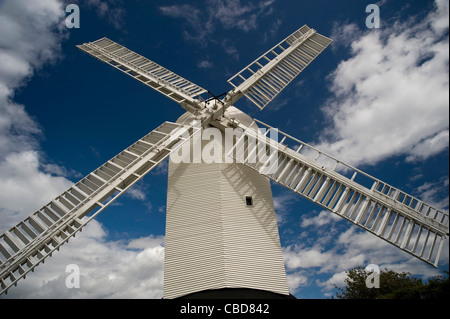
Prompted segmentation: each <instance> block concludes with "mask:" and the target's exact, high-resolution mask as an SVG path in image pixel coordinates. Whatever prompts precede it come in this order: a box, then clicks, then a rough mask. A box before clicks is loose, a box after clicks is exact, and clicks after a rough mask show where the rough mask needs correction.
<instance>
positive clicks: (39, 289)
mask: <svg viewBox="0 0 450 319" xmlns="http://www.w3.org/2000/svg"><path fill="white" fill-rule="evenodd" d="M106 235H107V232H106V230H105V229H104V228H103V227H102V226H101V224H100V223H98V222H97V221H95V220H94V221H91V222H90V223H89V224H88V225H87V226H86V228H84V229H83V232H82V233H81V234H79V235H77V237H76V240H75V239H72V240H71V241H69V243H67V244H66V245H64V246H63V247H62V248H61V250H60V251H59V252H55V253H54V255H53V257H52V258H51V260H50V261H48V262H46V263H45V264H43V265H41V266H39V267H37V268H36V270H35V271H34V272H33V273H29V274H28V275H27V278H26V280H22V281H20V282H19V284H18V286H17V287H13V288H11V289H10V290H9V291H8V294H7V295H3V296H2V297H3V298H77V299H79V298H87V299H96V298H149V299H152V298H158V299H160V298H162V294H163V271H164V270H163V268H164V247H163V241H164V238H163V237H154V236H149V237H143V238H139V239H135V240H131V241H125V242H124V241H107V240H106V239H105V238H106ZM69 264H75V265H77V266H78V267H79V270H80V288H72V289H68V288H67V287H66V284H65V282H66V278H67V277H68V276H69V275H70V273H69V272H66V266H67V265H69Z"/></svg>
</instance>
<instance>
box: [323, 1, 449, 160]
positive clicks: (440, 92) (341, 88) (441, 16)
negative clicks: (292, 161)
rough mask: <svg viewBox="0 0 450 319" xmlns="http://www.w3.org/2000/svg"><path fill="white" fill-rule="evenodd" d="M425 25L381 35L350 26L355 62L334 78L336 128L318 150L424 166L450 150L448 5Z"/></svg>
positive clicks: (345, 39)
mask: <svg viewBox="0 0 450 319" xmlns="http://www.w3.org/2000/svg"><path fill="white" fill-rule="evenodd" d="M436 4H437V5H436V9H435V10H434V11H433V12H431V13H430V14H429V15H428V16H427V17H426V18H424V19H423V20H422V21H413V20H411V21H409V22H406V23H399V22H397V23H395V24H394V25H392V26H390V27H388V26H385V27H383V28H382V29H379V30H377V31H374V30H369V31H364V32H363V31H360V30H357V32H354V31H355V26H354V25H348V26H346V27H344V30H347V31H348V32H344V33H343V34H340V35H339V36H337V37H336V39H337V41H335V44H336V45H339V44H340V43H341V44H343V45H347V44H348V43H351V50H352V57H351V58H349V59H348V60H346V61H343V62H341V63H340V64H339V66H338V68H337V69H336V71H335V72H334V73H333V74H332V76H331V80H332V88H331V90H332V93H333V97H332V98H330V99H329V100H328V102H327V103H326V104H325V106H324V107H323V108H322V110H323V112H324V113H325V115H326V116H327V118H328V119H329V120H330V121H331V122H332V123H333V124H332V126H331V127H329V128H328V129H327V130H326V131H325V134H323V135H322V136H321V137H320V143H319V144H318V145H317V147H318V148H320V149H323V150H327V151H328V152H329V153H331V154H333V155H335V156H337V157H338V158H340V159H342V160H344V161H347V162H349V163H351V164H353V165H358V164H362V163H364V164H374V163H376V162H378V161H380V160H383V159H386V158H388V157H390V156H393V155H402V154H403V155H406V156H408V160H409V161H411V160H422V159H426V158H428V157H430V156H433V155H435V154H437V153H439V152H442V151H443V150H445V149H446V148H448V144H449V141H448V136H449V133H448V132H449V122H448V117H449V104H448V95H449V73H448V66H449V42H448V41H449V40H448V35H447V36H446V33H447V32H448V1H437V2H436Z"/></svg>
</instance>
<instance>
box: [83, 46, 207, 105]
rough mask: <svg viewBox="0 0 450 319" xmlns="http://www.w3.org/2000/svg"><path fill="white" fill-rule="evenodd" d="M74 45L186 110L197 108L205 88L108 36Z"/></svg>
mask: <svg viewBox="0 0 450 319" xmlns="http://www.w3.org/2000/svg"><path fill="white" fill-rule="evenodd" d="M77 47H78V48H79V49H80V50H82V51H84V52H86V53H88V54H90V55H92V56H94V57H96V58H97V59H99V60H100V61H102V62H105V63H107V64H109V65H111V66H112V67H114V68H116V69H118V70H120V71H122V72H124V73H125V74H127V75H129V76H131V77H133V78H135V79H136V80H138V81H140V82H142V83H143V84H145V85H147V86H149V87H151V88H152V89H154V90H156V91H158V92H160V93H161V94H163V95H165V96H167V97H168V98H170V99H171V100H173V101H175V102H177V103H179V104H180V105H181V106H183V108H185V109H186V110H188V111H195V110H196V109H199V108H200V101H201V100H202V97H201V95H202V94H204V93H206V92H207V90H205V89H203V88H201V87H200V86H198V85H196V84H194V83H192V82H190V81H188V80H186V79H184V78H182V77H181V76H179V75H177V74H175V73H173V72H172V71H169V70H167V69H166V68H164V67H162V66H160V65H158V64H157V63H155V62H153V61H151V60H149V59H147V58H145V57H143V56H142V55H139V54H137V53H136V52H133V51H131V50H129V49H127V48H126V47H124V46H122V45H120V44H118V43H116V42H114V41H112V40H110V39H108V38H101V39H99V40H97V41H94V42H89V43H84V44H82V45H78V46H77Z"/></svg>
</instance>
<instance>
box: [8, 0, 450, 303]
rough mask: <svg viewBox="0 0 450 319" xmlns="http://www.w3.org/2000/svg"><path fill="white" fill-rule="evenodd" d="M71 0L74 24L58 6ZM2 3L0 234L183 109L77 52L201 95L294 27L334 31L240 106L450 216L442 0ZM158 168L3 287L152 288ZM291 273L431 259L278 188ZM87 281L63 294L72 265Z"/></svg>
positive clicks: (333, 273) (318, 287)
mask: <svg viewBox="0 0 450 319" xmlns="http://www.w3.org/2000/svg"><path fill="white" fill-rule="evenodd" d="M70 3H76V4H78V5H79V8H80V13H81V16H80V28H79V29H75V28H74V29H68V28H66V26H65V23H64V21H65V17H66V12H65V7H66V6H67V5H68V4H70ZM371 3H374V2H373V1H324V0H320V1H286V0H266V1H243V0H214V1H200V0H199V1H190V2H185V1H121V0H110V1H100V0H86V1H59V0H34V1H30V0H29V1H25V0H1V1H0V230H1V231H2V232H3V231H4V230H6V229H8V228H9V227H11V226H13V225H14V224H16V223H17V222H18V221H20V220H22V219H23V218H25V217H27V216H28V215H30V214H31V213H32V212H33V211H35V210H36V209H38V208H40V207H41V206H42V205H43V204H45V203H46V202H48V201H49V200H50V199H52V198H53V197H55V196H56V195H58V194H59V193H61V192H62V191H64V190H66V189H67V188H68V187H70V186H71V184H72V183H73V182H76V181H78V180H79V179H81V177H83V176H85V175H86V174H88V173H89V172H91V171H93V170H94V169H95V168H97V167H98V166H100V165H102V164H103V163H104V162H105V161H107V160H108V159H110V158H111V157H113V156H115V155H116V154H117V153H119V152H120V151H121V150H122V149H124V148H126V147H128V146H129V145H131V144H132V143H134V142H135V141H136V140H137V139H139V138H140V137H142V136H144V135H145V134H147V133H148V132H149V131H151V130H153V129H154V128H156V127H157V126H159V125H160V124H161V123H162V122H164V121H167V120H169V121H175V120H176V119H177V118H178V117H179V116H180V115H182V114H183V113H184V110H183V109H182V108H181V107H180V106H179V105H177V104H176V103H174V102H172V101H171V100H169V99H167V98H166V97H164V96H161V95H159V94H158V93H156V92H154V91H152V90H151V89H150V88H148V87H146V86H143V85H141V84H140V83H138V82H137V81H135V80H133V79H131V78H130V77H127V76H125V75H123V74H121V73H120V72H118V71H117V70H114V69H112V68H111V67H109V66H107V65H105V64H103V63H100V62H99V61H97V60H96V59H94V58H92V57H90V56H88V55H86V54H83V53H82V52H81V51H79V50H78V49H77V48H76V47H75V45H77V44H81V43H84V42H88V41H94V40H96V39H98V38H101V37H103V36H107V37H109V38H110V39H112V40H114V41H116V42H118V43H120V44H122V45H124V46H126V47H128V48H129V49H131V50H134V51H136V52H138V53H140V54H142V55H144V56H146V57H147V58H149V59H151V60H153V61H155V62H157V63H159V64H161V65H163V66H164V67H166V68H168V69H169V70H172V71H174V72H175V73H177V74H179V75H181V76H183V77H185V78H187V79H188V80H190V81H192V82H194V83H196V84H198V85H200V86H202V87H204V88H206V89H208V90H210V91H212V92H213V93H215V94H216V95H219V94H221V93H225V92H228V91H229V90H230V89H231V86H230V85H229V84H228V83H227V80H228V79H229V78H230V77H231V76H233V75H234V74H235V73H237V72H238V71H240V70H241V69H242V68H243V67H245V66H246V65H248V64H249V63H250V62H252V61H253V60H254V59H256V58H257V57H259V56H260V55H261V54H262V53H264V52H266V51H267V50H268V49H269V48H271V47H272V46H273V45H275V44H276V43H278V42H279V41H281V40H282V39H284V38H285V37H286V36H288V35H290V34H291V33H292V32H294V31H295V30H297V29H298V28H299V27H301V26H302V25H304V24H307V25H308V26H309V27H311V28H314V29H316V30H317V31H318V32H319V33H321V34H323V35H325V36H328V37H330V38H332V39H333V40H334V42H333V44H332V45H331V46H330V47H329V48H328V49H327V50H326V51H325V52H324V53H323V54H322V55H320V56H319V57H318V58H317V59H316V60H315V61H314V62H313V63H312V64H311V65H310V66H309V67H308V68H307V69H306V70H305V71H304V72H302V73H301V75H300V76H299V77H298V78H297V79H296V80H294V81H293V82H292V83H291V84H290V86H289V87H288V88H287V89H286V90H285V91H283V93H282V94H280V96H279V97H277V98H276V99H275V100H274V101H273V102H272V103H271V104H269V106H267V108H266V109H265V110H264V111H259V109H257V108H256V107H255V106H254V105H252V104H251V103H249V102H247V101H245V100H244V99H242V100H240V101H238V103H237V104H236V107H238V108H240V109H242V110H243V111H244V112H246V113H248V114H249V115H250V116H252V117H256V118H257V119H259V120H261V121H263V122H266V123H268V124H270V125H272V126H274V127H277V128H279V129H280V130H282V131H284V132H286V133H288V134H290V135H292V136H295V137H297V138H299V139H301V140H302V141H305V142H308V143H310V144H313V145H316V146H317V147H319V148H320V149H322V150H324V151H325V152H328V153H330V154H331V155H334V156H336V157H338V158H340V159H342V160H344V161H346V162H347V163H349V164H352V165H354V166H357V167H358V168H360V169H362V170H364V171H365V172H367V173H369V174H371V175H373V176H376V177H377V178H379V179H381V180H383V181H385V182H387V183H389V184H391V185H393V186H395V187H398V188H400V189H402V190H404V191H406V192H408V193H410V194H412V195H414V196H416V197H418V198H421V199H423V200H424V201H426V202H428V203H430V204H434V205H435V206H437V207H439V208H441V209H444V210H446V211H448V205H449V195H448V194H449V188H448V187H449V186H448V184H449V171H448V169H449V168H448V167H449V149H448V147H449V113H448V112H449V111H448V107H449V100H448V95H449V80H448V78H449V74H448V62H449V52H448V28H449V21H448V10H449V9H448V8H449V3H448V1H446V0H436V1H423V0H421V1H398V0H385V1H380V2H378V3H377V4H378V5H379V8H380V21H381V25H380V28H379V29H369V28H367V26H366V24H365V21H366V17H367V16H368V13H366V12H365V8H366V6H367V5H368V4H371ZM166 173H167V163H165V164H164V165H162V166H161V167H159V168H158V169H157V170H155V171H153V172H151V173H150V174H149V175H148V176H146V177H145V178H144V179H143V181H142V182H139V183H138V184H137V185H136V186H135V187H134V188H133V189H132V190H131V191H130V192H129V193H128V194H126V195H124V196H123V197H121V198H119V199H118V200H117V201H116V202H115V203H114V205H113V206H112V207H110V208H109V209H108V210H107V211H105V212H103V213H102V214H100V215H99V216H98V218H96V220H95V221H93V222H92V223H91V224H89V226H88V227H87V228H86V229H85V230H84V231H83V232H82V233H81V234H80V235H78V236H77V237H76V239H74V240H72V241H70V242H69V243H68V244H67V245H65V246H63V247H62V248H61V251H60V252H58V253H56V254H55V255H54V257H52V258H51V259H50V260H49V262H46V263H45V264H44V265H42V266H39V267H38V268H37V269H36V271H35V272H34V273H33V274H30V275H29V276H27V279H26V280H22V281H21V282H20V283H19V285H18V286H17V287H15V288H13V289H11V290H10V291H9V293H8V297H13V298H14V297H15V298H17V297H23V298H33V297H39V298H60V297H64V298H71V297H75V298H76V297H81V298H161V296H162V283H163V277H162V274H163V256H164V227H165V200H166V188H167V174H166ZM272 191H273V196H274V203H275V207H276V211H277V218H278V223H279V232H280V238H281V245H282V248H283V252H284V257H285V265H286V270H287V274H288V284H289V288H290V290H291V292H292V293H293V294H294V295H295V296H297V297H298V298H307V299H310V298H327V297H329V296H331V295H333V293H334V289H333V287H334V285H335V284H336V285H342V283H343V282H344V279H345V271H346V270H349V269H351V268H353V267H355V266H364V267H365V266H367V265H369V264H377V265H379V266H380V267H381V268H384V267H388V268H390V269H394V270H397V271H407V272H410V273H412V274H414V275H417V276H421V277H423V278H428V277H430V276H433V275H439V274H441V273H442V270H445V269H448V262H449V257H448V255H449V254H448V249H449V248H448V240H447V242H446V244H445V246H444V251H443V253H442V257H441V261H440V267H439V269H438V270H436V269H434V268H433V267H431V266H428V265H426V264H424V263H423V262H421V261H419V260H416V259H414V258H413V257H411V256H410V255H408V254H406V253H403V252H401V251H399V250H397V249H396V248H394V247H391V246H390V245H389V244H386V243H385V242H383V241H382V240H378V239H377V238H375V237H374V236H372V235H370V234H367V233H365V232H363V231H360V230H359V229H357V227H355V226H352V225H351V224H350V223H348V222H346V221H345V220H342V219H341V218H339V217H335V216H333V215H332V213H329V212H325V211H322V209H321V208H320V207H319V206H317V205H314V204H313V203H310V202H309V201H308V200H306V199H303V198H300V197H299V196H297V195H295V194H294V193H291V192H290V191H288V190H286V189H284V188H282V187H280V186H277V185H274V184H273V187H272ZM73 263H75V264H78V265H79V267H80V271H81V287H80V288H79V289H67V288H66V287H65V284H64V282H65V278H66V276H67V273H66V272H65V267H66V265H67V264H73Z"/></svg>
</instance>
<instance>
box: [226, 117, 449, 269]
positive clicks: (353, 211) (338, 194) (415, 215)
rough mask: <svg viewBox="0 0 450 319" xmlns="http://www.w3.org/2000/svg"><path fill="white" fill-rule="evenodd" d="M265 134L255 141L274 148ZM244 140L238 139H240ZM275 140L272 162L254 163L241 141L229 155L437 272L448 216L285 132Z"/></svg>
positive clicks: (258, 161) (447, 227)
mask: <svg viewBox="0 0 450 319" xmlns="http://www.w3.org/2000/svg"><path fill="white" fill-rule="evenodd" d="M257 122H258V124H260V125H265V124H264V123H262V122H260V121H257ZM239 126H240V128H242V129H243V130H245V131H246V132H247V133H248V134H252V132H255V131H252V130H248V129H247V128H246V127H245V126H244V125H242V124H241V123H240V124H239ZM265 126H266V127H267V128H268V129H269V130H268V131H267V133H268V132H269V131H270V130H273V128H271V127H270V126H268V125H265ZM267 133H266V135H261V134H260V133H253V134H256V135H255V136H254V137H253V138H259V139H263V140H266V139H267V142H266V143H267V145H271V146H270V147H273V143H274V141H273V140H269V139H268V137H266V136H267ZM246 136H247V135H242V137H241V139H245V137H246ZM278 137H279V138H280V137H282V139H281V142H282V143H279V144H278V145H277V152H273V156H274V157H277V158H276V160H270V161H267V160H265V161H260V160H258V159H256V157H255V156H252V149H251V148H249V145H250V144H249V143H246V142H245V140H241V141H238V142H237V143H236V145H235V146H234V148H233V149H231V150H230V152H229V156H232V157H233V158H235V159H236V160H239V161H240V162H242V163H243V164H245V165H247V166H249V167H251V168H253V169H255V170H257V171H258V172H260V173H261V174H263V175H265V176H267V177H269V178H270V179H271V180H273V181H275V182H277V183H278V184H281V185H283V186H285V187H287V188H288V189H290V190H292V191H294V192H296V193H297V194H300V195H302V196H303V197H306V198H308V199H310V200H311V201H313V202H315V203H317V204H319V205H321V206H322V207H324V208H326V209H328V210H329V211H331V212H333V213H335V214H337V215H339V216H341V217H343V218H345V219H347V220H349V221H351V222H352V223H354V224H355V225H357V226H359V227H361V228H363V229H365V230H367V231H369V232H371V233H373V234H374V235H376V236H378V237H379V238H382V239H384V240H386V241H387V242H389V243H391V244H393V245H395V246H397V247H398V248H400V249H402V250H404V251H406V252H408V253H410V254H412V255H414V256H415V257H417V258H419V259H421V260H423V261H425V262H427V263H429V264H431V265H433V266H434V267H437V265H438V261H439V257H440V254H441V250H442V247H443V244H444V239H445V238H446V236H448V232H449V214H448V212H444V211H442V210H439V209H437V208H434V207H432V206H431V205H428V204H426V203H424V202H423V201H421V200H419V199H417V198H415V197H413V196H411V195H408V194H406V193H405V192H402V191H400V190H399V189H396V188H394V187H392V186H390V185H388V184H386V183H384V182H382V181H380V180H378V179H376V178H374V177H371V176H370V175H368V174H366V173H364V172H362V171H360V170H358V169H356V168H354V167H352V166H350V165H347V164H345V163H343V162H341V161H339V160H337V159H335V158H333V157H332V156H329V155H327V154H325V153H323V152H321V151H319V150H317V149H315V148H314V147H312V146H309V145H308V144H306V143H304V142H302V141H300V140H298V139H295V138H293V137H291V136H289V135H287V134H285V133H282V132H280V131H278ZM269 141H270V142H269ZM288 146H291V147H288ZM270 165H272V166H274V167H269V166H270Z"/></svg>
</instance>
